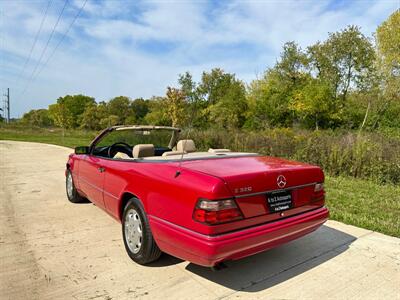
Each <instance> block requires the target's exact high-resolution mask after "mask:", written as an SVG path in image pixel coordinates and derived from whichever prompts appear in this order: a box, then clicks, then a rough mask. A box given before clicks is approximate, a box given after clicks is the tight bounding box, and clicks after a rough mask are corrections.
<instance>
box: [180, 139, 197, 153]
mask: <svg viewBox="0 0 400 300" xmlns="http://www.w3.org/2000/svg"><path fill="white" fill-rule="evenodd" d="M176 151H178V152H185V153H190V152H196V146H195V144H194V142H193V140H180V141H179V142H178V144H176Z"/></svg>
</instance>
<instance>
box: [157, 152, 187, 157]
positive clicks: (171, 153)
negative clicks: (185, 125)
mask: <svg viewBox="0 0 400 300" xmlns="http://www.w3.org/2000/svg"><path fill="white" fill-rule="evenodd" d="M182 154H185V152H183V151H168V152H164V153H163V154H162V156H164V157H166V156H171V155H182Z"/></svg>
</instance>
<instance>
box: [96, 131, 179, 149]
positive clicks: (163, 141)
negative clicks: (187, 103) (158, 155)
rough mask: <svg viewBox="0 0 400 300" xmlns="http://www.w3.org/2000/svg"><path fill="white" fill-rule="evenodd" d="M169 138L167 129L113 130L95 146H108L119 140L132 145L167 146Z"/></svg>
mask: <svg viewBox="0 0 400 300" xmlns="http://www.w3.org/2000/svg"><path fill="white" fill-rule="evenodd" d="M171 138H172V131H171V130H167V129H157V130H147V129H129V130H113V131H111V132H110V133H109V134H107V135H106V136H105V137H103V138H102V139H101V140H100V141H99V142H98V143H97V144H96V148H99V147H109V146H111V145H113V144H115V143H120V142H122V143H125V144H128V145H130V146H132V147H133V146H135V145H137V144H153V145H154V147H155V148H164V147H168V146H169V143H170V141H171Z"/></svg>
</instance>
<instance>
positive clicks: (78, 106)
mask: <svg viewBox="0 0 400 300" xmlns="http://www.w3.org/2000/svg"><path fill="white" fill-rule="evenodd" d="M57 103H58V104H62V105H63V107H64V108H65V109H66V110H68V111H69V115H70V116H71V124H70V126H71V127H73V128H76V127H79V126H80V124H81V122H82V115H83V113H84V111H85V109H86V106H88V105H92V104H95V103H96V102H95V100H94V98H92V97H88V96H85V95H66V96H64V97H60V98H58V99H57Z"/></svg>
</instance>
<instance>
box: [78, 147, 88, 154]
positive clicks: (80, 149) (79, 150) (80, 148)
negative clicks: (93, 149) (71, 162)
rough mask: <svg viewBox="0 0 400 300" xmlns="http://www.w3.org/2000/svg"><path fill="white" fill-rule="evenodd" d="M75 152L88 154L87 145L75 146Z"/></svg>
mask: <svg viewBox="0 0 400 300" xmlns="http://www.w3.org/2000/svg"><path fill="white" fill-rule="evenodd" d="M75 154H89V147H87V146H78V147H75Z"/></svg>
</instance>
